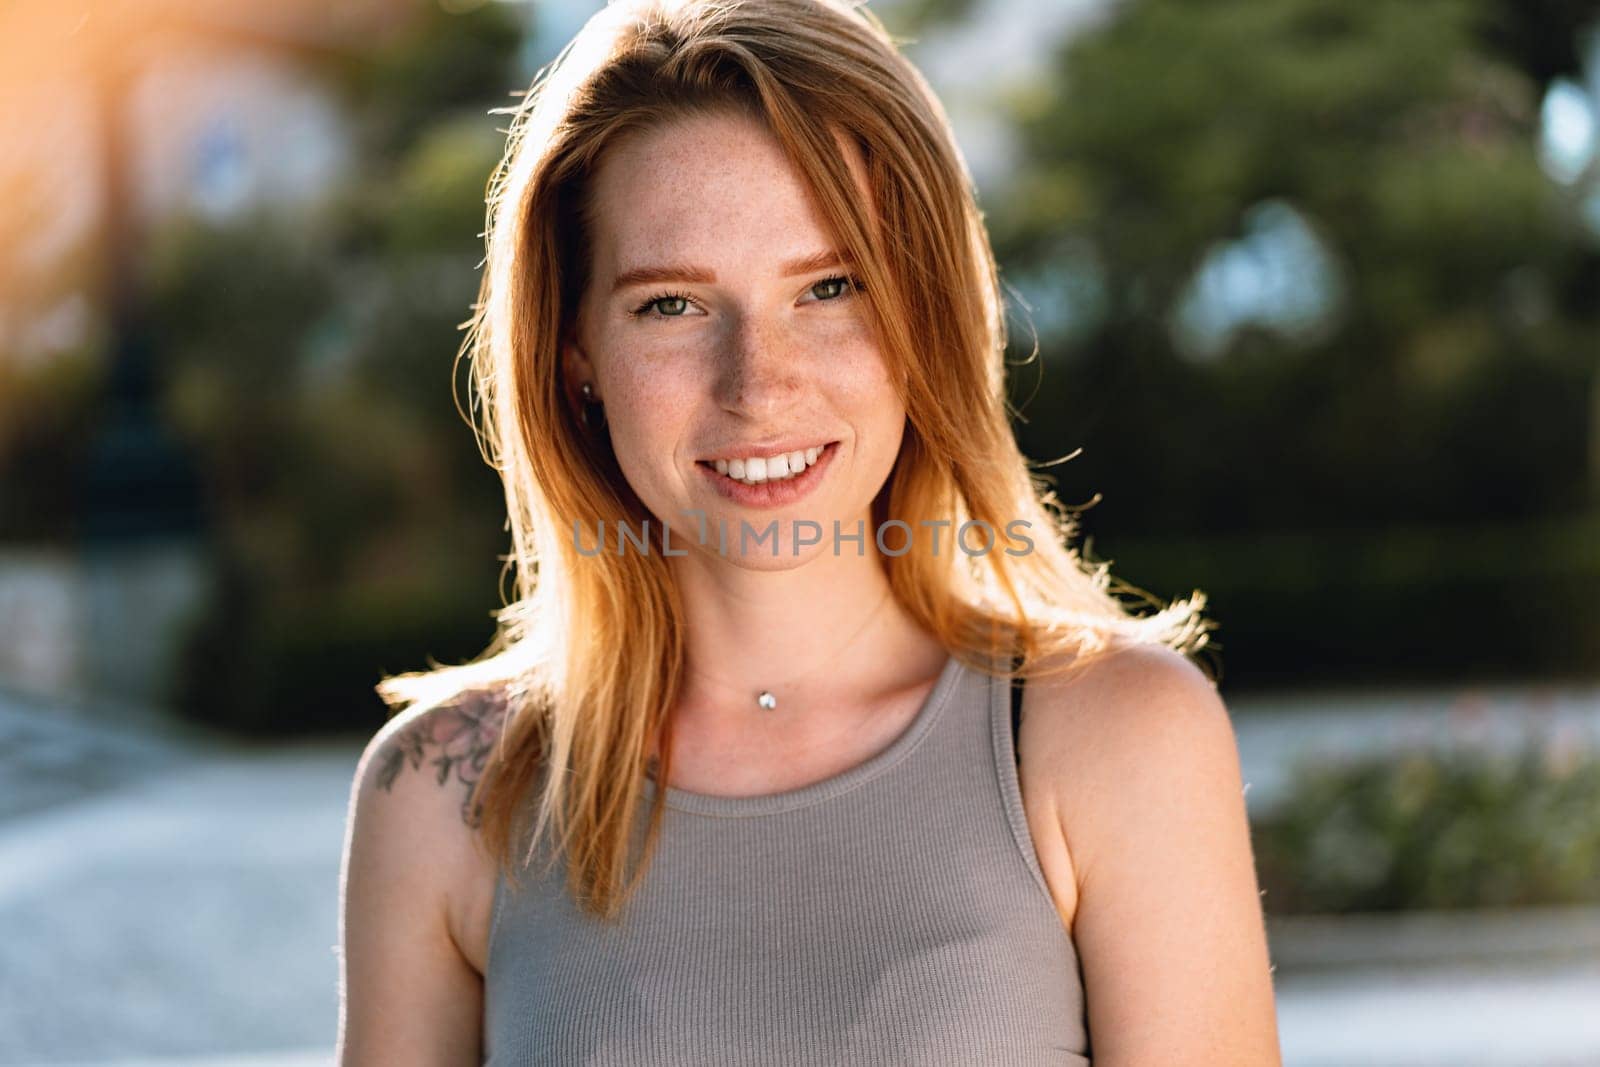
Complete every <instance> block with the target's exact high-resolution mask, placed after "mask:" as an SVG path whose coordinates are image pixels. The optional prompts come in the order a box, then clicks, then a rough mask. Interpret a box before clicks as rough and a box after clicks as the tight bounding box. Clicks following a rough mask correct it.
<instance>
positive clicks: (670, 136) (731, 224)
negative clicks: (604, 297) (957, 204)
mask: <svg viewBox="0 0 1600 1067" xmlns="http://www.w3.org/2000/svg"><path fill="white" fill-rule="evenodd" d="M834 143H835V144H836V145H837V146H838V150H839V152H840V154H841V155H842V156H843V157H844V159H845V160H846V163H847V165H848V166H849V169H850V172H851V174H852V176H853V177H854V178H855V181H856V186H857V190H858V192H859V193H860V195H861V197H862V199H863V200H864V201H866V200H868V198H869V196H870V193H869V188H868V184H867V179H866V171H865V167H864V165H863V164H862V161H861V158H860V154H859V152H858V151H857V150H856V149H855V146H854V145H853V144H851V143H850V141H849V139H848V138H846V137H844V136H843V135H841V134H838V133H836V134H835V137H834ZM591 191H592V195H593V201H592V204H591V207H592V218H593V220H594V222H593V232H592V234H591V237H592V239H593V241H594V247H593V248H592V249H591V251H592V253H593V254H594V256H595V261H596V266H597V267H598V268H600V270H601V271H605V270H609V269H614V268H616V267H617V266H618V263H619V260H620V261H623V262H622V266H623V267H624V268H626V267H628V266H636V265H637V263H635V262H633V260H634V259H636V258H644V257H657V256H664V257H674V258H688V257H693V258H694V259H696V260H698V261H707V262H709V261H711V260H712V259H715V258H722V259H729V258H733V257H736V256H738V255H740V254H747V253H755V252H761V253H762V254H763V258H766V259H770V260H771V261H774V262H776V261H780V260H785V259H789V258H792V257H793V256H795V255H801V254H805V253H808V252H814V251H819V250H822V249H825V248H827V247H829V246H831V244H832V242H831V241H830V240H829V235H828V230H827V226H826V223H825V222H824V220H823V217H822V214H821V212H820V211H819V210H818V209H817V206H816V204H815V202H814V201H813V199H812V196H811V192H810V190H809V188H808V187H807V186H806V184H805V180H804V178H803V177H802V176H801V174H800V172H799V171H798V170H797V169H796V168H794V167H793V166H792V165H791V164H790V162H789V160H788V158H787V157H786V156H785V155H784V153H783V148H782V146H781V145H780V144H779V142H778V140H777V138H776V137H774V136H773V135H772V133H771V132H770V131H768V130H767V128H766V127H765V126H764V125H763V124H762V123H761V122H760V121H758V120H757V119H755V118H752V117H750V116H747V115H743V114H739V113H736V112H731V111H724V112H716V113H712V114H697V115H691V116H684V117H681V118H675V119H673V120H670V121H669V122H666V123H664V124H661V125H657V126H653V127H650V128H648V129H644V130H637V131H631V132H629V133H627V134H625V135H623V136H622V137H621V138H620V139H619V140H618V141H616V142H615V143H614V144H612V145H611V146H610V147H609V148H608V150H607V151H606V152H605V153H604V155H603V156H602V160H601V163H600V166H599V168H598V170H597V172H596V174H595V176H594V182H593V186H592V190H591Z"/></svg>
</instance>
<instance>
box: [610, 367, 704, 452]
mask: <svg viewBox="0 0 1600 1067" xmlns="http://www.w3.org/2000/svg"><path fill="white" fill-rule="evenodd" d="M608 377H609V380H608V382H607V400H606V418H607V421H608V422H609V423H610V425H611V433H612V441H613V442H614V443H615V446H616V449H617V453H618V459H619V461H620V462H621V463H622V465H623V469H624V471H625V472H626V473H629V474H630V475H632V474H635V473H638V474H645V472H651V473H649V474H648V475H647V476H648V477H650V478H652V479H655V478H658V477H660V475H659V474H657V473H654V472H659V471H662V470H664V469H665V468H667V467H670V466H671V465H672V464H673V462H674V458H675V457H676V455H677V452H678V449H679V446H680V444H681V442H682V441H683V438H684V436H685V433H686V431H687V429H688V427H689V424H690V422H691V421H692V416H693V412H694V405H695V403H696V396H697V393H696V392H695V384H694V383H693V382H692V381H688V380H685V378H684V376H683V375H681V374H679V373H676V372H674V371H672V370H670V369H666V368H664V367H663V366H662V365H661V364H659V363H652V364H651V365H648V366H647V365H646V364H645V362H644V361H639V362H635V363H632V364H630V365H629V366H628V367H627V368H626V369H624V368H622V367H618V368H617V371H616V372H615V373H613V374H612V375H610V376H608Z"/></svg>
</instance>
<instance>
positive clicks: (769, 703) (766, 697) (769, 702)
mask: <svg viewBox="0 0 1600 1067" xmlns="http://www.w3.org/2000/svg"><path fill="white" fill-rule="evenodd" d="M756 703H757V704H760V705H761V706H762V707H763V708H766V709H767V710H768V711H771V710H772V709H773V708H775V707H777V706H778V698H777V697H775V696H773V695H772V694H771V693H768V692H766V691H763V692H762V694H761V695H760V696H758V697H756Z"/></svg>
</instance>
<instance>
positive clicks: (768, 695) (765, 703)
mask: <svg viewBox="0 0 1600 1067" xmlns="http://www.w3.org/2000/svg"><path fill="white" fill-rule="evenodd" d="M892 593H893V589H892V588H890V589H885V590H884V591H883V599H882V600H880V601H878V606H877V607H875V608H873V609H872V610H871V611H870V612H868V613H867V617H866V618H865V619H864V620H862V623H861V625H860V626H857V627H856V629H855V632H854V633H852V634H851V635H850V636H849V637H848V638H846V639H845V640H844V642H843V643H841V644H840V646H839V647H840V648H841V649H845V648H849V647H850V645H851V644H852V643H853V642H854V641H855V639H856V638H858V637H860V636H861V634H862V632H863V631H864V630H866V628H867V626H868V624H870V623H871V622H872V620H873V619H875V618H877V617H878V612H880V611H882V610H883V606H884V605H885V604H887V603H888V602H889V598H890V595H891V594H892ZM689 669H690V670H692V671H694V673H695V674H698V675H699V676H700V677H702V678H707V679H710V680H711V681H714V682H717V683H718V684H719V685H726V684H727V683H725V682H722V681H721V679H718V678H713V677H712V676H711V675H709V674H707V673H705V672H704V671H702V670H698V669H696V668H693V667H691V668H689ZM794 677H799V676H798V675H795V676H794ZM788 685H789V683H788V682H785V683H784V688H787V687H788ZM755 699H756V707H758V708H761V709H762V710H764V711H771V710H773V709H774V708H776V707H777V706H778V696H777V694H776V693H774V692H773V691H772V690H771V689H763V690H761V691H760V692H758V693H757V694H756V698H755Z"/></svg>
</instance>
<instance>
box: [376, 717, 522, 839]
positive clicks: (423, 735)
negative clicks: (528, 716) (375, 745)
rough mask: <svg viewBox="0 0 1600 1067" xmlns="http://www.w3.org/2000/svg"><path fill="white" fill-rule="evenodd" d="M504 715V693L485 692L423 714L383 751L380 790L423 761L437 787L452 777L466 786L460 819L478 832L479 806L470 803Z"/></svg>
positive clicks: (502, 723)
mask: <svg viewBox="0 0 1600 1067" xmlns="http://www.w3.org/2000/svg"><path fill="white" fill-rule="evenodd" d="M506 711H507V701H506V697H505V694H503V693H501V692H499V691H498V690H495V691H488V690H484V691H478V692H474V693H472V694H470V695H468V696H467V697H465V698H464V699H462V700H461V701H459V702H457V703H454V704H450V705H447V706H443V707H439V708H435V709H432V710H431V711H428V712H425V713H423V714H422V715H420V716H418V717H417V718H416V720H415V721H413V722H411V723H409V724H408V725H407V726H406V727H405V728H404V729H402V730H400V731H399V732H397V733H396V734H395V735H394V737H393V739H392V740H391V743H390V744H389V745H388V746H386V748H387V751H385V753H384V755H383V762H382V764H381V765H380V766H379V768H378V785H379V786H380V787H382V788H383V790H384V791H385V792H389V791H390V787H391V786H393V785H394V782H395V779H396V778H398V777H399V776H400V772H401V771H403V770H405V768H406V766H407V765H410V766H411V767H412V768H420V767H421V766H422V764H423V762H424V761H426V762H427V763H429V764H430V765H431V766H432V767H433V768H434V776H435V778H436V780H437V782H438V784H439V785H440V786H448V785H449V783H450V780H451V778H452V777H453V778H454V779H455V780H456V781H457V782H458V783H460V784H461V785H464V786H465V787H466V789H465V791H464V793H463V796H462V799H461V818H462V820H463V821H464V822H465V823H466V824H467V825H468V826H470V827H472V828H474V829H476V828H477V827H478V826H479V825H480V821H481V818H482V815H483V806H482V805H481V804H476V803H474V796H473V794H474V792H475V790H476V786H477V783H478V780H479V778H481V777H482V775H483V769H484V767H485V765H486V764H487V763H488V761H489V754H490V752H492V751H493V750H494V744H495V740H496V739H497V738H498V737H499V736H500V729H501V727H502V726H503V725H504V724H505V717H506Z"/></svg>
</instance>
